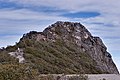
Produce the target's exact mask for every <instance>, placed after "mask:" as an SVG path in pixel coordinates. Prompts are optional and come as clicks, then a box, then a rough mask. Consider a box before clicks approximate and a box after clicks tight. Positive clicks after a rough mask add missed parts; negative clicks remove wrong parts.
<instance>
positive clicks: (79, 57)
mask: <svg viewBox="0 0 120 80" xmlns="http://www.w3.org/2000/svg"><path fill="white" fill-rule="evenodd" d="M17 49H21V50H22V51H23V52H22V54H21V52H19V50H17ZM10 52H18V53H17V55H16V54H15V55H14V56H13V55H11V54H12V53H11V54H10ZM19 53H20V54H19ZM20 59H21V61H20ZM22 60H23V61H22ZM0 63H1V64H0V65H1V66H0V70H1V73H0V74H3V73H4V74H10V73H12V74H15V75H14V76H16V75H18V74H20V75H21V77H23V73H24V74H26V71H28V74H32V75H33V76H36V75H39V74H49V73H50V74H61V73H65V74H78V73H82V74H84V73H86V74H103V73H109V74H118V73H119V72H118V70H117V68H116V65H115V64H114V62H113V60H112V56H111V55H110V53H109V52H107V48H106V46H105V45H104V44H103V42H102V40H101V39H100V38H99V37H94V36H92V35H91V33H90V32H89V31H88V30H87V29H86V28H85V27H84V26H83V25H82V24H80V23H74V22H62V21H58V22H56V23H54V24H52V25H50V26H49V27H47V28H46V29H45V30H44V31H43V32H36V31H31V32H29V33H27V34H24V35H23V37H22V38H21V39H20V41H19V42H18V43H16V45H14V46H8V47H7V48H4V49H1V50H0ZM21 71H22V72H21ZM24 76H26V75H24Z"/></svg>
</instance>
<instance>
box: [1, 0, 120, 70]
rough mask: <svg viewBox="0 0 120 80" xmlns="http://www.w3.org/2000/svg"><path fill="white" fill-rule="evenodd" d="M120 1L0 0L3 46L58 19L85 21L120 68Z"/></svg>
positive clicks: (84, 23) (86, 25)
mask: <svg viewBox="0 0 120 80" xmlns="http://www.w3.org/2000/svg"><path fill="white" fill-rule="evenodd" d="M119 15H120V0H109V1H107V0H60V1H59V0H0V47H5V46H7V45H13V44H15V42H18V41H19V39H20V38H21V37H22V35H23V34H24V33H27V32H29V31H33V30H34V31H35V30H36V31H42V30H43V29H45V28H46V27H47V26H48V25H50V24H52V23H54V22H56V21H74V22H80V23H82V24H83V25H84V26H85V27H86V28H87V29H88V30H89V31H90V32H91V33H92V34H93V36H99V37H101V38H102V40H103V42H104V43H105V45H106V46H107V48H108V51H109V52H110V53H111V54H112V56H113V59H114V61H115V63H116V65H117V66H118V68H119V70H120V62H119V61H120V16H119Z"/></svg>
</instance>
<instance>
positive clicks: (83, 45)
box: [20, 21, 119, 74]
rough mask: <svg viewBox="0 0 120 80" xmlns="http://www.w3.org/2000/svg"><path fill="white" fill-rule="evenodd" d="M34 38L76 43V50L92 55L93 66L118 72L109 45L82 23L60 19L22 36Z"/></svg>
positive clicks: (65, 43)
mask: <svg viewBox="0 0 120 80" xmlns="http://www.w3.org/2000/svg"><path fill="white" fill-rule="evenodd" d="M26 38H27V39H32V40H34V41H50V42H53V43H54V42H56V41H58V40H59V41H62V42H64V45H66V46H68V47H70V46H72V44H74V45H75V47H73V48H75V49H74V50H75V52H77V53H79V54H80V53H84V54H87V55H89V56H90V57H91V59H92V60H93V62H94V63H95V64H94V65H93V66H94V68H95V69H97V70H98V71H101V72H102V73H104V72H107V73H114V74H118V73H119V72H118V70H117V68H116V65H115V64H114V62H113V60H112V56H111V55H110V53H109V52H107V47H106V46H105V45H104V43H103V42H102V40H101V39H100V38H99V37H94V36H92V35H91V33H90V32H89V31H88V30H87V29H86V28H85V27H84V26H83V25H82V24H80V23H77V22H75V23H74V22H62V21H58V22H56V23H55V24H52V25H50V26H49V27H48V28H46V29H45V30H44V31H43V32H35V31H32V32H30V33H27V34H25V35H24V36H23V38H21V40H20V41H22V40H24V39H26ZM76 60H77V61H80V60H81V59H80V58H78V59H76Z"/></svg>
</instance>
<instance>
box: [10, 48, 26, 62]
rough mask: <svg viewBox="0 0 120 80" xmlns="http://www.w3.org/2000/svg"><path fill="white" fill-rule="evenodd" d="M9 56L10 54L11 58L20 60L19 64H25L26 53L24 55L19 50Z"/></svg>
mask: <svg viewBox="0 0 120 80" xmlns="http://www.w3.org/2000/svg"><path fill="white" fill-rule="evenodd" d="M8 54H10V56H12V57H15V58H17V59H18V60H19V63H24V62H25V58H24V57H23V54H24V53H23V50H22V49H19V48H18V50H16V51H15V52H10V53H8Z"/></svg>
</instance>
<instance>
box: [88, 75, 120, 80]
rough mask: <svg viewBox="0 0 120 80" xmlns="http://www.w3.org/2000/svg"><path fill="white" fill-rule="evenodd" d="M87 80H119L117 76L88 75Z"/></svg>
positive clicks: (119, 76) (119, 77)
mask: <svg viewBox="0 0 120 80" xmlns="http://www.w3.org/2000/svg"><path fill="white" fill-rule="evenodd" d="M88 78H89V79H88V80H120V75H118V74H95V75H94V74H89V75H88Z"/></svg>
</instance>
